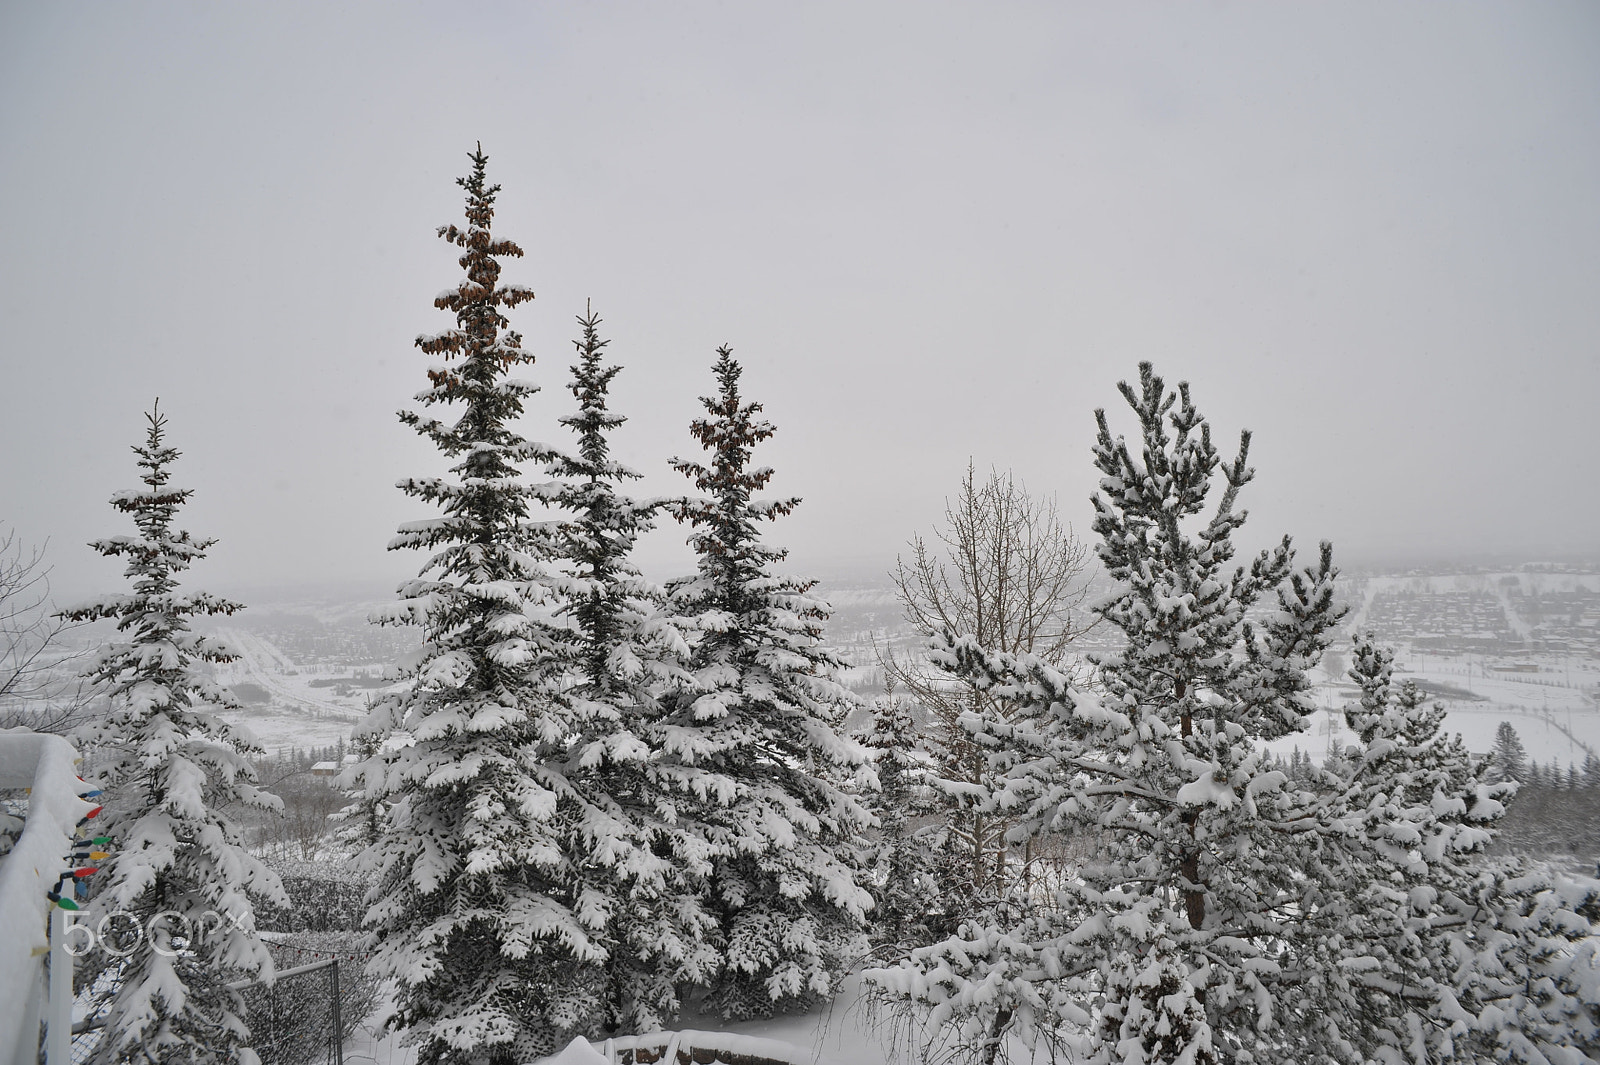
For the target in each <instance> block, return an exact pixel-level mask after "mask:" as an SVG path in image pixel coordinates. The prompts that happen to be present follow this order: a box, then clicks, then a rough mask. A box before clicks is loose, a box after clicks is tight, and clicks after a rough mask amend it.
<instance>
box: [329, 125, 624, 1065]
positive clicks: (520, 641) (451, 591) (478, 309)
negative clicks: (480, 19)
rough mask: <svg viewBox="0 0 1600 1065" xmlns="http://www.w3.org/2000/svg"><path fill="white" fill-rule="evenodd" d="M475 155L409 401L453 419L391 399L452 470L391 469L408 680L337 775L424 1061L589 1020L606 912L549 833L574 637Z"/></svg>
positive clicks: (373, 914) (377, 709)
mask: <svg viewBox="0 0 1600 1065" xmlns="http://www.w3.org/2000/svg"><path fill="white" fill-rule="evenodd" d="M471 159H472V169H471V172H470V174H469V175H468V176H467V177H464V178H461V179H458V184H460V185H461V187H462V188H463V189H465V190H466V202H467V206H466V218H467V222H466V226H465V228H462V227H460V226H456V225H448V226H442V227H440V229H439V235H440V236H441V237H442V238H444V239H445V240H446V241H448V242H449V243H451V244H452V245H455V246H456V247H458V248H459V249H460V256H459V260H458V261H459V263H460V265H461V267H462V269H463V270H464V271H465V276H464V277H463V278H462V279H461V280H460V281H459V282H458V283H457V284H456V286H455V287H454V288H451V289H447V290H446V291H444V292H443V293H441V294H440V295H439V296H438V297H437V298H436V299H435V301H434V306H436V307H438V308H439V309H441V310H445V311H448V312H450V313H452V314H453V315H454V316H455V320H456V325H455V327H454V328H452V329H448V330H446V331H444V332H442V333H438V334H434V335H424V336H420V337H418V338H417V341H416V346H417V347H418V348H420V349H421V350H422V351H423V352H425V353H427V354H429V355H434V356H438V357H440V358H441V359H442V360H443V362H442V363H439V364H436V365H434V366H432V367H430V368H429V370H428V380H429V385H430V387H429V388H428V389H427V390H426V391H423V392H421V393H419V394H418V396H417V401H418V402H419V403H421V404H422V405H423V406H424V407H431V406H435V405H438V404H458V405H460V407H461V413H460V416H459V417H458V418H457V419H456V420H454V421H453V422H447V421H444V420H441V419H439V418H435V417H429V416H425V415H424V414H421V413H418V412H415V411H402V412H401V414H400V419H401V421H402V422H403V423H404V424H406V425H408V426H410V427H411V428H413V429H414V430H416V431H417V432H418V433H419V434H421V435H422V436H423V437H425V438H426V439H427V440H429V441H430V442H431V443H433V444H434V445H435V446H436V447H437V448H438V449H439V450H440V452H441V453H442V454H443V455H445V456H446V457H447V458H449V459H450V460H451V461H452V462H453V463H454V465H452V466H451V468H450V475H451V476H449V477H419V478H410V479H407V480H404V481H402V482H400V485H399V487H400V488H401V489H402V490H403V491H404V492H405V493H406V494H407V495H409V496H411V497H412V498H415V499H418V500H421V501H422V502H424V503H427V504H430V505H432V506H435V507H437V508H439V510H440V511H441V512H442V513H441V515H440V516H438V517H434V518H430V519H425V520H421V521H415V522H410V523H408V524H406V525H403V526H401V528H400V530H399V535H398V536H396V537H395V538H394V540H392V541H391V542H390V544H389V547H390V549H391V550H399V549H411V550H421V551H425V552H428V556H427V562H426V564H425V566H424V568H423V571H422V575H421V576H419V577H418V578H417V579H415V580H411V581H407V582H406V583H405V584H404V585H402V586H401V588H400V593H399V594H400V598H399V601H398V602H397V603H396V604H394V606H393V607H391V608H390V609H389V610H387V611H386V612H385V613H383V614H382V615H380V617H379V618H378V619H377V620H379V621H381V622H384V623H388V624H406V625H416V626H419V627H420V628H421V629H422V632H423V638H424V644H423V648H422V650H421V652H420V654H419V656H418V657H417V658H416V659H415V660H414V661H412V662H410V663H408V664H407V665H406V666H405V668H404V669H403V676H404V678H405V679H406V680H407V681H408V683H407V684H406V685H405V687H404V689H403V690H402V691H400V692H399V693H397V694H395V695H391V696H388V697H385V698H383V699H381V700H379V701H378V702H377V703H375V704H374V706H373V708H372V711H371V714H370V715H369V717H368V720H367V722H366V723H365V725H364V726H363V735H364V736H365V737H367V738H369V739H370V741H371V742H373V743H375V744H376V753H375V754H374V755H373V756H371V757H369V758H368V759H366V760H365V761H363V762H361V763H360V764H359V765H358V766H357V767H355V769H354V770H353V771H352V772H351V773H350V774H349V777H348V781H349V783H350V784H351V785H353V786H356V787H358V788H359V790H360V792H361V794H362V795H363V796H364V797H365V799H366V800H367V801H369V802H373V803H375V804H381V807H382V808H383V809H384V811H385V821H384V824H383V825H382V827H381V830H380V836H379V838H378V840H377V842H376V843H375V844H373V845H372V846H371V847H369V848H368V850H367V851H366V853H365V858H364V860H365V862H366V864H367V866H368V868H369V869H370V870H371V871H372V872H373V874H374V886H373V888H372V890H371V892H370V894H369V896H368V903H369V909H368V911H367V917H366V920H367V925H368V927H369V928H370V929H372V930H373V932H374V933H375V934H376V939H377V945H376V952H375V954H374V957H373V960H372V965H373V967H374V969H375V971H377V972H378V973H380V974H381V975H382V976H384V977H387V978H389V979H392V980H393V981H394V982H395V987H396V990H397V1000H396V1004H395V1014H394V1016H393V1017H392V1018H391V1022H390V1023H391V1024H392V1025H393V1026H395V1027H398V1028H402V1029H409V1030H410V1037H411V1040H412V1041H413V1042H415V1043H417V1044H418V1045H419V1059H420V1060H421V1061H424V1062H429V1063H437V1062H446V1061H448V1062H468V1061H472V1062H481V1061H492V1062H509V1061H512V1060H521V1059H522V1058H525V1057H529V1056H537V1055H539V1054H543V1053H549V1052H550V1051H552V1050H553V1049H555V1048H556V1047H557V1045H558V1042H559V1041H561V1040H562V1037H563V1036H567V1038H570V1035H568V1033H571V1032H573V1031H577V1030H581V1029H585V1028H587V1027H589V1026H591V1025H593V1024H594V1023H595V1012H596V996H597V990H596V987H595V984H596V977H595V972H596V966H597V965H599V964H600V963H601V962H603V960H604V958H605V949H604V946H603V944H602V943H601V942H600V941H599V938H598V933H599V931H600V929H601V928H602V927H603V924H604V922H603V921H602V920H600V919H598V918H597V917H596V916H595V915H593V914H590V913H586V912H584V906H585V900H584V898H582V897H581V895H580V893H579V892H580V884H581V877H580V876H579V872H578V870H577V869H576V868H575V867H574V861H573V858H572V855H571V854H570V851H569V849H568V848H567V847H565V846H564V843H565V840H566V838H567V835H568V825H567V818H568V811H569V807H570V798H571V795H572V787H571V784H570V782H569V781H567V780H566V779H565V777H564V775H563V774H562V772H561V766H562V764H563V762H564V760H565V758H566V741H567V737H568V736H569V735H570V734H571V732H572V730H573V715H572V712H571V708H570V706H569V705H568V704H567V702H566V701H565V699H564V698H563V697H562V694H561V689H562V688H563V687H564V685H565V683H566V677H567V673H568V670H569V664H568V663H569V656H568V652H569V650H570V632H569V630H568V629H567V627H566V626H564V625H563V624H562V623H561V621H560V619H557V618H554V617H552V616H551V612H552V611H553V610H554V609H556V608H557V607H556V605H557V604H559V603H560V601H561V600H560V595H559V584H560V581H561V578H560V576H559V574H557V573H556V572H555V571H554V569H553V568H552V566H551V563H550V560H551V557H552V555H553V552H554V549H553V547H552V545H551V542H550V541H551V537H550V536H549V534H548V529H547V527H546V525H545V524H544V523H538V522H534V521H532V520H531V519H530V517H529V515H530V506H531V505H536V504H540V503H542V502H544V500H545V495H546V490H545V488H544V486H543V485H539V484H529V483H528V482H527V481H526V480H525V479H524V478H523V476H522V471H521V467H522V466H523V465H525V464H528V463H541V464H543V463H548V462H550V461H554V460H555V459H556V458H557V457H558V456H557V455H556V453H555V452H552V451H550V450H549V449H547V448H544V447H542V446H540V445H536V444H532V443H530V442H528V441H527V440H525V439H523V437H521V436H520V435H518V434H517V432H516V431H515V429H514V428H513V423H514V421H515V420H516V419H517V418H518V417H519V416H520V415H521V413H522V410H523V402H524V400H525V399H526V398H527V397H528V396H529V395H531V394H533V393H534V392H535V391H537V389H536V386H534V385H533V384H531V383H529V382H527V381H524V380H520V379H517V378H515V377H512V376H511V373H512V371H513V370H515V369H517V368H518V367H521V366H524V365H527V364H529V363H531V362H532V361H533V356H532V355H531V354H529V353H528V352H526V351H524V350H523V348H522V344H521V337H520V336H519V335H518V334H517V333H516V332H515V331H513V330H511V328H510V324H509V322H508V321H507V319H506V317H505V314H504V312H505V311H506V310H509V309H511V308H513V307H516V306H517V305H519V304H521V303H524V302H526V301H527V300H530V299H532V298H533V292H532V291H531V290H530V289H528V288H526V287H523V286H521V285H513V284H504V283H502V282H501V281H500V272H501V265H500V262H499V260H501V259H507V258H519V257H521V255H522V250H521V249H520V248H519V247H518V246H517V245H516V244H514V243H512V242H511V241H507V240H497V239H495V238H494V236H493V235H492V234H491V223H492V220H493V216H494V204H495V197H496V194H497V193H498V192H499V188H500V187H499V186H498V185H490V184H488V182H487V180H486V178H485V171H486V166H487V158H486V157H485V156H484V154H483V152H482V150H481V148H480V149H479V150H477V151H475V152H474V153H473V154H472V156H471ZM564 800H567V801H566V802H564Z"/></svg>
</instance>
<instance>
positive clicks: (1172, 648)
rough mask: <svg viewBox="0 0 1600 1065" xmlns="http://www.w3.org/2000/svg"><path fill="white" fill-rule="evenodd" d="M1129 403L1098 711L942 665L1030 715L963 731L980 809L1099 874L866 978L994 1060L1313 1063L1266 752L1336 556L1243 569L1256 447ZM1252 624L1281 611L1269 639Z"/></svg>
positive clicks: (1284, 555) (1014, 663)
mask: <svg viewBox="0 0 1600 1065" xmlns="http://www.w3.org/2000/svg"><path fill="white" fill-rule="evenodd" d="M1121 389H1122V392H1123V395H1124V397H1125V398H1126V399H1127V401H1128V404H1129V405H1130V407H1131V408H1132V409H1133V412H1134V414H1135V415H1136V417H1137V419H1138V422H1139V437H1138V442H1137V444H1136V445H1135V446H1134V447H1130V446H1129V444H1128V443H1127V442H1126V441H1125V440H1124V439H1123V438H1122V437H1120V436H1116V437H1114V436H1113V435H1112V433H1111V430H1110V427H1109V424H1108V422H1107V419H1106V416H1105V412H1104V411H1099V412H1097V414H1096V417H1097V420H1098V423H1099V435H1098V439H1097V442H1096V446H1095V449H1094V455H1095V462H1096V465H1097V466H1098V467H1099V469H1100V471H1101V474H1102V479H1101V482H1100V492H1099V493H1098V494H1097V495H1096V496H1095V498H1094V506H1095V515H1096V516H1095V526H1094V527H1095V531H1096V532H1097V533H1098V534H1099V536H1100V538H1101V544H1100V547H1099V557H1100V560H1101V562H1102V564H1103V565H1104V567H1105V569H1106V572H1107V575H1108V576H1109V577H1110V578H1111V580H1113V581H1114V582H1116V583H1115V587H1114V589H1113V591H1112V593H1111V594H1109V595H1108V596H1106V597H1104V598H1103V599H1102V600H1101V602H1100V604H1099V605H1098V607H1097V609H1098V611H1099V613H1100V614H1101V616H1102V617H1103V618H1104V619H1105V620H1106V621H1107V622H1108V623H1110V624H1111V625H1112V626H1115V627H1116V628H1117V629H1119V630H1121V633H1122V636H1123V641H1124V646H1123V649H1122V651H1121V652H1120V653H1118V654H1115V655H1111V656H1107V657H1104V658H1102V659H1099V660H1098V662H1097V666H1098V677H1099V681H1100V683H1101V685H1102V693H1100V694H1095V693H1089V692H1085V691H1080V690H1076V689H1075V687H1074V685H1073V684H1072V683H1071V681H1070V679H1069V678H1068V677H1067V676H1066V675H1065V674H1063V673H1062V672H1060V671H1058V670H1057V669H1055V668H1053V667H1051V666H1050V665H1049V664H1048V663H1045V662H1043V661H1040V660H1039V659H1037V658H1035V657H1032V656H1029V655H1013V654H1004V653H995V652H991V651H986V650H985V649H983V648H982V647H981V646H980V645H979V644H978V643H977V641H975V640H973V639H971V638H970V637H961V636H960V635H959V634H951V638H950V639H948V640H946V641H943V647H942V648H941V649H940V650H939V651H938V655H939V658H940V660H941V661H942V662H943V663H945V664H947V666H948V667H949V668H951V669H952V670H955V671H957V672H959V673H960V674H961V675H962V676H964V677H967V678H970V679H971V680H972V682H974V683H975V684H977V685H978V686H979V687H980V688H982V689H984V690H986V691H988V692H989V693H990V694H991V696H992V698H993V700H994V701H996V702H1003V703H1007V704H1009V705H1011V706H1012V707H1013V708H1014V709H1013V711H1012V714H1011V716H1010V717H1009V718H1000V717H999V716H998V715H984V714H978V713H974V714H972V715H970V716H969V717H968V718H967V719H966V721H965V725H966V727H967V728H968V729H969V731H970V732H971V733H972V734H973V735H974V737H975V739H976V740H977V741H978V742H980V743H981V744H982V745H983V747H984V748H985V749H986V750H987V751H988V752H989V757H990V758H991V760H992V765H993V769H994V772H995V776H996V778H997V779H998V780H999V784H998V786H997V787H996V788H994V789H993V790H992V791H991V793H990V794H988V795H987V796H985V797H983V802H984V803H985V804H986V805H987V806H988V808H990V809H992V810H995V811H997V812H999V811H1008V812H1011V813H1012V815H1013V816H1014V817H1015V818H1016V823H1017V825H1018V828H1017V829H1016V830H1014V831H1015V832H1016V833H1017V834H1018V836H1019V837H1021V836H1025V835H1027V834H1035V835H1038V834H1043V833H1046V832H1051V831H1063V830H1072V829H1074V828H1079V829H1084V830H1088V831H1093V832H1097V833H1098V835H1099V838H1101V839H1102V840H1103V841H1104V852H1103V854H1102V855H1100V856H1099V860H1097V861H1094V862H1090V863H1087V864H1085V865H1084V866H1083V868H1082V870H1081V876H1080V878H1079V879H1077V880H1075V881H1070V882H1068V883H1065V884H1064V885H1063V886H1062V887H1061V888H1060V889H1059V890H1058V891H1057V892H1056V894H1055V897H1054V898H1052V899H1050V900H1049V901H1048V903H1045V902H1044V901H1043V900H1041V899H1039V898H1037V897H1036V896H1035V895H1034V894H1032V893H1013V895H1012V896H1010V897H1007V898H1004V899H1001V900H999V902H998V903H997V905H996V906H995V907H994V909H993V910H992V911H991V912H990V913H989V914H986V915H981V916H979V917H977V918H975V919H973V920H971V921H968V922H967V923H966V924H964V925H963V927H962V928H961V930H960V931H959V932H958V934H957V935H956V936H955V937H953V938H952V939H950V940H948V941H946V942H945V943H942V944H935V945H933V946H931V947H928V948H926V949H925V950H922V951H919V952H917V953H916V954H915V955H914V956H913V958H912V959H911V960H910V961H909V962H907V963H906V964H905V965H903V966H902V967H900V968H899V969H892V970H879V971H877V972H875V973H872V974H870V979H871V980H872V981H873V982H874V983H875V984H876V985H877V986H879V987H880V988H882V989H883V992H884V994H885V995H886V996H888V997H890V998H894V997H899V998H900V999H902V1000H903V1001H911V1002H917V1003H920V1004H921V1005H922V1006H923V1007H925V1008H927V1009H928V1010H929V1011H930V1022H931V1023H937V1024H940V1025H942V1026H943V1028H944V1031H945V1033H946V1035H947V1037H948V1038H951V1039H952V1040H954V1041H955V1042H956V1043H957V1044H958V1045H960V1046H963V1047H965V1048H966V1049H967V1050H969V1051H971V1052H974V1053H976V1054H978V1055H979V1056H981V1057H985V1058H989V1059H991V1060H992V1059H993V1058H994V1057H995V1056H996V1055H997V1054H998V1053H999V1052H1000V1051H1001V1049H1002V1046H1003V1043H1002V1041H1003V1039H1004V1038H1005V1036H1006V1035H1007V1033H1008V1032H1011V1031H1015V1032H1016V1033H1017V1034H1018V1035H1019V1036H1021V1037H1022V1038H1023V1039H1024V1040H1025V1041H1028V1042H1030V1043H1031V1042H1032V1041H1033V1040H1035V1039H1038V1038H1040V1037H1044V1038H1056V1037H1059V1036H1060V1035H1062V1033H1064V1032H1070V1031H1071V1030H1072V1029H1078V1030H1079V1031H1084V1030H1087V1033H1088V1037H1089V1038H1088V1048H1087V1049H1088V1053H1089V1059H1090V1060H1091V1061H1095V1062H1101V1063H1107V1065H1109V1063H1113V1062H1116V1063H1131V1062H1154V1061H1187V1062H1207V1061H1223V1060H1246V1057H1245V1055H1254V1056H1253V1057H1252V1058H1250V1059H1249V1060H1255V1061H1271V1060H1305V1059H1304V1058H1300V1059H1294V1058H1293V1055H1292V1054H1288V1055H1287V1056H1286V1053H1287V1052H1286V1048H1290V1047H1295V1046H1296V1045H1297V1044H1300V1043H1302V1042H1303V1041H1304V1037H1303V1035H1302V1033H1300V1032H1299V1031H1298V1030H1297V1029H1298V1026H1299V1025H1300V1024H1301V1023H1302V1019H1301V1018H1297V1017H1293V1016H1284V1015H1282V1014H1281V1013H1280V1012H1278V1011H1276V1010H1275V1009H1274V999H1275V987H1274V981H1275V980H1276V979H1277V977H1278V968H1279V962H1278V958H1279V955H1280V954H1281V951H1282V944H1283V942H1284V940H1285V937H1288V936H1290V935H1292V920H1293V896H1292V884H1293V883H1294V880H1295V875H1296V874H1295V861H1296V857H1297V856H1296V854H1295V853H1294V847H1292V846H1290V845H1289V843H1288V841H1290V840H1292V839H1293V838H1294V837H1295V833H1296V832H1297V831H1298V830H1299V829H1300V828H1301V827H1302V826H1301V825H1299V824H1298V823H1297V822H1298V820H1299V818H1300V817H1301V814H1300V812H1299V811H1297V810H1296V809H1295V803H1294V800H1293V798H1292V796H1291V794H1290V793H1288V792H1287V791H1286V790H1285V788H1284V785H1285V783H1286V781H1287V774H1285V773H1283V772H1281V771H1278V770H1275V769H1273V768H1272V767H1271V766H1270V765H1269V764H1268V757H1267V755H1266V754H1265V752H1264V750H1263V749H1262V743H1263V741H1266V740H1272V739H1276V738H1278V737H1280V736H1284V735H1287V734H1289V733H1291V732H1293V731H1295V730H1297V729H1300V728H1303V727H1304V725H1305V721H1306V718H1307V715H1308V714H1309V713H1310V712H1311V710H1312V706H1311V704H1310V702H1309V701H1308V699H1307V696H1306V691H1307V689H1308V688H1309V683H1310V682H1309V680H1308V679H1307V677H1306V671H1307V670H1308V669H1309V668H1311V667H1312V666H1314V665H1315V664H1316V662H1317V659H1318V657H1319V655H1320V653H1321V651H1322V649H1323V647H1325V646H1326V644H1327V642H1328V636H1327V632H1328V629H1329V627H1330V626H1331V625H1332V624H1333V623H1334V622H1335V621H1336V620H1337V618H1338V617H1339V615H1340V612H1339V610H1338V609H1337V608H1336V607H1335V606H1334V604H1333V599H1332V581H1333V578H1334V573H1335V571H1334V569H1333V566H1332V561H1331V552H1330V550H1329V549H1328V548H1327V546H1326V545H1324V548H1323V551H1322V555H1321V559H1320V561H1319V563H1318V564H1317V565H1314V566H1312V567H1309V568H1307V569H1303V570H1296V568H1295V565H1294V553H1293V551H1292V548H1291V546H1290V544H1289V542H1288V540H1287V539H1285V540H1284V541H1283V542H1282V543H1281V544H1280V545H1279V546H1278V547H1277V548H1275V549H1273V550H1271V551H1267V552H1263V553H1262V554H1261V555H1260V556H1258V557H1257V558H1255V559H1254V560H1252V561H1251V562H1250V564H1249V565H1248V566H1233V565H1232V559H1233V555H1234V548H1233V544H1232V537H1233V534H1234V531H1235V530H1236V529H1237V528H1238V527H1239V526H1240V525H1241V524H1242V523H1243V521H1244V518H1245V515H1244V513H1243V512H1242V511H1239V510H1237V509H1236V508H1235V502H1236V498H1237V494H1238V492H1239V490H1240V489H1241V488H1242V487H1243V486H1244V485H1245V484H1246V483H1247V482H1248V481H1249V480H1250V479H1251V478H1252V476H1253V471H1252V470H1251V469H1250V468H1249V466H1248V465H1247V458H1246V455H1247V448H1248V443H1249V436H1248V434H1246V435H1245V436H1244V438H1243V440H1242V441H1241V446H1240V451H1239V454H1238V455H1237V457H1236V458H1235V459H1233V461H1231V462H1223V460H1222V459H1221V457H1220V455H1219V454H1218V452H1217V450H1216V448H1215V447H1214V446H1213V444H1212V442H1211V433H1210V428H1209V426H1208V424H1207V423H1206V422H1205V420H1204V419H1203V418H1201V416H1200V414H1199V412H1198V411H1197V410H1196V409H1195V408H1194V406H1193V404H1192V403H1191V401H1190V398H1189V390H1188V386H1187V385H1180V386H1179V388H1178V390H1177V392H1176V393H1174V392H1171V391H1169V390H1168V389H1167V388H1166V385H1165V384H1164V382H1163V381H1162V380H1161V379H1160V378H1159V377H1157V376H1156V375H1155V373H1154V372H1153V370H1152V369H1151V367H1150V365H1149V364H1148V363H1146V364H1142V365H1141V367H1140V382H1139V385H1138V386H1137V387H1132V386H1129V385H1127V384H1123V385H1122V386H1121ZM1219 476H1220V479H1221V480H1222V482H1223V484H1222V486H1221V491H1220V493H1219V494H1218V493H1215V492H1214V489H1215V488H1216V485H1215V484H1214V482H1215V481H1216V480H1217V479H1218V478H1219ZM1208 504H1210V514H1209V516H1207V515H1206V513H1205V512H1206V510H1207V509H1208ZM1258 604H1260V605H1262V606H1266V605H1268V604H1271V606H1272V607H1273V609H1270V610H1266V611H1263V612H1261V613H1260V615H1259V617H1252V614H1251V612H1252V609H1253V608H1255V607H1256V606H1257V605H1258Z"/></svg>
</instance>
